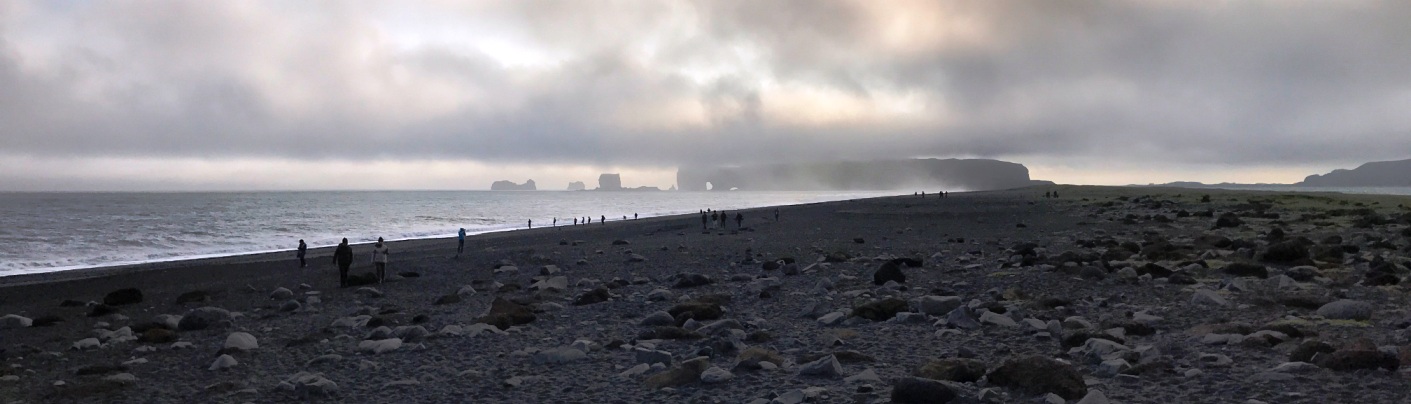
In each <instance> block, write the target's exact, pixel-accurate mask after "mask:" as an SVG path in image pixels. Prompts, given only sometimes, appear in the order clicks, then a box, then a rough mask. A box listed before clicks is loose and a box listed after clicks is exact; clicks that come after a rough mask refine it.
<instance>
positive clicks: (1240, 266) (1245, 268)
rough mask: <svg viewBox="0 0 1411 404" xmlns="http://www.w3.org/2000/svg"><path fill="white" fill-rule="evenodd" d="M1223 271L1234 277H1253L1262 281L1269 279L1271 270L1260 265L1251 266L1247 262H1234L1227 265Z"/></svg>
mask: <svg viewBox="0 0 1411 404" xmlns="http://www.w3.org/2000/svg"><path fill="white" fill-rule="evenodd" d="M1222 271H1224V272H1225V273H1227V274H1230V275H1234V276H1253V277H1256V278H1260V279H1266V278H1268V277H1269V268H1266V267H1264V266H1263V265H1260V264H1250V263H1246V262H1232V263H1230V264H1229V265H1226V266H1225V268H1223V269H1222Z"/></svg>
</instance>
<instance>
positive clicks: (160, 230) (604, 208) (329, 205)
mask: <svg viewBox="0 0 1411 404" xmlns="http://www.w3.org/2000/svg"><path fill="white" fill-rule="evenodd" d="M899 193H900V192H897V191H889V192H847V191H838V192H568V191H535V192H494V191H387V192H203V193H0V276H9V275H17V274H24V273H36V272H52V271H63V270H68V269H78V268H90V267H100V266H112V265H123V264H134V263H145V262H158V261H170V260H180V259H192V258H205V257H218V256H230V255H241V254H252V253H261V252H271V251H281V250H285V251H287V250H292V249H294V248H295V247H296V246H297V245H298V240H299V239H304V240H305V241H306V242H307V243H308V244H309V247H310V248H316V247H324V246H331V245H336V244H337V243H338V241H339V239H341V238H343V237H347V238H348V239H349V240H350V241H352V242H354V243H366V242H371V241H374V240H376V239H377V238H378V237H384V238H386V239H388V240H404V239H417V238H432V237H449V236H454V235H455V233H456V231H457V229H459V228H461V227H464V228H466V230H467V231H468V232H470V233H485V232H492V231H503V230H512V229H520V228H524V227H526V225H527V223H528V221H529V220H533V221H534V226H535V227H542V226H551V225H553V221H554V218H558V225H561V226H562V225H571V224H572V223H573V218H575V217H586V216H592V217H593V221H594V222H598V221H599V218H600V217H602V216H607V217H608V221H609V222H611V221H615V220H622V219H623V217H624V216H626V217H627V218H629V219H630V218H631V217H632V216H633V215H634V214H636V215H638V216H639V217H643V218H645V217H653V216H663V215H671V214H680V213H695V212H697V211H699V210H701V209H715V210H721V209H724V210H736V209H744V208H752V207H762V206H774V205H792V204H802V203H811V202H823V201H833V200H843V199H856V198H867V197H875V196H886V195H896V194H899ZM594 224H596V223H594Z"/></svg>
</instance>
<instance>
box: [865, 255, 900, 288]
mask: <svg viewBox="0 0 1411 404" xmlns="http://www.w3.org/2000/svg"><path fill="white" fill-rule="evenodd" d="M887 281H895V282H896V283H906V274H903V273H902V272H901V264H899V263H897V262H896V261H887V262H884V263H882V266H881V267H880V268H877V272H875V273H873V274H872V283H873V284H875V285H883V284H886V283H887Z"/></svg>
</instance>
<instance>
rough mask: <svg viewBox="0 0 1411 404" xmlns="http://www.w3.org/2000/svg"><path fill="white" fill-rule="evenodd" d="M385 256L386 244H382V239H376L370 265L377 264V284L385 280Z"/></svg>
mask: <svg viewBox="0 0 1411 404" xmlns="http://www.w3.org/2000/svg"><path fill="white" fill-rule="evenodd" d="M387 254H388V252H387V244H385V243H383V242H382V237H378V238H377V244H374V245H373V246H372V263H374V264H377V283H382V281H383V280H385V279H387Z"/></svg>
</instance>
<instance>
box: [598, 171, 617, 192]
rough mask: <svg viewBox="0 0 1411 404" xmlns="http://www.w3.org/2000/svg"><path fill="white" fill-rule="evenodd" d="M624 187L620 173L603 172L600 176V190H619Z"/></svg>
mask: <svg viewBox="0 0 1411 404" xmlns="http://www.w3.org/2000/svg"><path fill="white" fill-rule="evenodd" d="M621 189H622V176H621V175H618V174H603V175H599V176H598V190H599V191H618V190H621Z"/></svg>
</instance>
